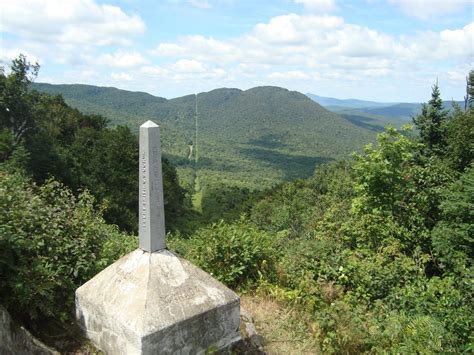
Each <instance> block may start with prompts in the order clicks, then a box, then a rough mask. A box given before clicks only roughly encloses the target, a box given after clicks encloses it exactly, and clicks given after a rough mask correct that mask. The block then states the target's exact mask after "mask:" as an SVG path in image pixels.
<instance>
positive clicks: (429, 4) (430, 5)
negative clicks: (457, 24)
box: [389, 0, 473, 20]
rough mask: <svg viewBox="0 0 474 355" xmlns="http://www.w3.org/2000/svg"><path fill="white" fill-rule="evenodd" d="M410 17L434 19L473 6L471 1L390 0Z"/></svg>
mask: <svg viewBox="0 0 474 355" xmlns="http://www.w3.org/2000/svg"><path fill="white" fill-rule="evenodd" d="M389 3H391V4H392V5H396V6H398V7H400V8H401V9H402V11H403V12H404V13H405V14H407V15H408V16H412V17H417V18H420V19H422V20H427V19H430V18H432V17H437V16H443V15H447V14H452V13H456V12H459V11H461V10H463V9H464V8H465V7H467V6H471V9H472V6H473V5H472V1H471V0H389Z"/></svg>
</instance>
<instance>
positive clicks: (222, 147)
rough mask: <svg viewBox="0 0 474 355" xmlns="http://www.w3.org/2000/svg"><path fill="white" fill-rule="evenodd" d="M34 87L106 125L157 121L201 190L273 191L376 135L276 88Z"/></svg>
mask: <svg viewBox="0 0 474 355" xmlns="http://www.w3.org/2000/svg"><path fill="white" fill-rule="evenodd" d="M34 88H35V89H37V90H39V91H43V92H47V93H52V94H59V93H60V94H62V95H63V97H64V98H65V100H66V102H67V103H68V104H70V105H71V106H73V107H76V108H77V109H79V110H80V111H83V112H86V113H96V114H102V115H104V116H106V117H108V118H109V120H110V124H111V125H115V124H128V125H130V127H131V128H132V129H133V130H134V131H138V127H139V125H140V124H141V123H143V122H144V121H146V120H148V119H152V120H155V121H156V122H157V123H159V124H160V126H161V129H162V137H163V143H162V145H163V151H164V152H165V154H166V155H167V156H168V157H169V158H170V159H171V160H172V161H173V162H174V163H175V164H177V165H178V167H179V169H180V173H181V176H182V177H184V178H185V179H186V180H187V181H188V183H191V181H193V180H194V179H193V178H192V176H193V175H194V176H195V174H197V176H198V177H199V178H200V182H201V183H204V184H205V185H206V184H207V185H211V184H214V183H222V184H230V185H238V186H247V187H251V188H261V187H266V186H271V185H272V184H274V183H276V182H279V181H283V180H289V179H294V178H301V177H306V176H309V175H311V174H312V172H313V170H314V168H315V166H316V165H317V164H319V163H322V162H326V161H329V160H332V159H336V158H342V157H347V156H348V154H349V153H350V152H352V151H354V150H356V149H359V148H361V147H362V146H363V144H365V143H367V142H369V141H372V140H373V139H374V136H375V131H374V130H373V129H370V127H369V128H367V127H364V126H361V125H359V124H357V122H356V124H354V123H353V122H351V121H350V120H348V119H344V118H343V117H341V116H339V115H337V114H335V113H333V112H330V111H328V110H326V109H325V108H323V107H321V106H320V105H319V104H317V103H315V102H314V101H312V100H311V99H309V98H308V97H307V96H305V95H303V94H301V93H298V92H295V91H289V90H286V89H283V88H278V87H268V86H267V87H257V88H253V89H249V90H246V91H242V90H239V89H226V88H224V89H216V90H213V91H210V92H206V93H200V94H198V95H197V96H196V95H188V96H184V97H180V98H175V99H171V100H167V99H163V98H160V97H155V96H152V95H149V94H146V93H139V92H129V91H125V90H118V89H115V88H98V87H93V86H87V85H49V84H35V85H34ZM196 117H197V120H196ZM196 129H197V134H196ZM196 138H197V142H196ZM190 145H193V152H192V159H188V155H189V151H190V149H189V146H190ZM196 154H197V158H198V159H197V160H198V162H197V165H196V164H195V160H196ZM196 167H197V169H196Z"/></svg>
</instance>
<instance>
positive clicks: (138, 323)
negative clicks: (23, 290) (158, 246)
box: [76, 249, 240, 355]
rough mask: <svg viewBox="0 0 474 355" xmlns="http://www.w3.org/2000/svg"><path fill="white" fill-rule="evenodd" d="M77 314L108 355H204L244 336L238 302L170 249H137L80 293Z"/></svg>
mask: <svg viewBox="0 0 474 355" xmlns="http://www.w3.org/2000/svg"><path fill="white" fill-rule="evenodd" d="M76 317H77V319H78V321H79V323H80V324H81V326H82V327H83V329H84V331H85V332H86V335H87V337H88V338H89V339H91V341H92V342H93V343H94V344H95V345H96V346H97V347H98V348H100V349H101V350H103V351H104V352H106V353H108V354H114V355H115V354H127V355H128V354H200V353H205V352H206V350H208V349H223V348H226V347H227V346H229V345H230V344H232V343H233V342H235V341H237V340H239V339H240V334H239V317H240V300H239V297H238V296H237V295H236V294H235V293H234V292H233V291H231V290H230V289H228V288H227V287H225V286H224V285H222V284H221V283H220V282H218V281H217V280H215V279H214V278H212V277H211V276H210V275H208V274H207V273H205V272H204V271H202V270H201V269H199V268H197V267H196V266H194V265H192V264H191V263H190V262H188V261H186V260H184V259H182V258H180V257H178V256H176V255H174V254H173V253H171V252H170V251H168V250H166V249H165V250H161V251H159V252H154V253H149V252H145V251H143V250H141V249H137V250H135V251H133V252H131V253H130V254H128V255H126V256H124V257H123V258H121V259H120V260H118V261H117V262H115V263H114V264H112V265H111V266H109V267H108V268H106V269H105V270H103V271H102V272H100V273H99V274H97V275H96V276H95V277H94V278H92V279H91V280H89V281H88V282H87V283H85V284H84V285H82V286H81V287H80V288H78V289H77V291H76Z"/></svg>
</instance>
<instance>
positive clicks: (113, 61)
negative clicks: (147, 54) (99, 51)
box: [95, 50, 148, 68]
mask: <svg viewBox="0 0 474 355" xmlns="http://www.w3.org/2000/svg"><path fill="white" fill-rule="evenodd" d="M95 61H96V63H97V64H99V65H107V66H111V67H118V68H126V67H136V66H139V65H143V64H146V63H147V62H148V61H147V60H146V59H145V58H144V57H143V56H142V55H141V54H140V53H138V52H124V51H122V50H118V51H117V52H115V53H113V54H110V53H107V54H103V55H101V56H99V57H98V58H97V59H95Z"/></svg>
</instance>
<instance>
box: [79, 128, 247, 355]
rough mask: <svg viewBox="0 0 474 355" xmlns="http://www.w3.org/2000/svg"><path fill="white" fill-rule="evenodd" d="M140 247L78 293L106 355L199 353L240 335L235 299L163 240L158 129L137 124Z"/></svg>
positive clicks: (89, 331) (89, 328)
mask: <svg viewBox="0 0 474 355" xmlns="http://www.w3.org/2000/svg"><path fill="white" fill-rule="evenodd" d="M139 177H140V178H139V200H140V202H139V249H136V250H135V251H133V252H131V253H130V254H128V255H125V256H124V257H123V258H121V259H120V260H118V261H117V262H115V263H114V264H112V265H110V266H109V267H107V268H106V269H105V270H103V271H102V272H100V273H99V274H97V275H96V276H95V277H94V278H92V279H91V280H89V281H88V282H86V283H85V284H84V285H82V286H81V287H79V288H78V289H77V290H76V317H77V319H78V321H79V324H80V325H81V327H82V328H83V329H84V331H85V333H86V336H87V337H88V338H89V339H90V340H91V341H92V342H93V343H94V344H95V345H96V346H97V347H98V348H100V349H101V350H103V351H104V352H105V353H107V354H114V355H115V354H127V355H129V354H202V353H205V352H206V351H207V350H209V349H215V350H219V349H225V348H227V347H229V346H230V345H231V344H233V343H234V342H236V341H238V340H239V339H240V333H239V321H240V299H239V297H238V296H237V295H236V294H235V293H234V292H233V291H231V290H230V289H228V288H227V287H225V286H224V285H222V284H221V283H220V282H218V281H217V280H215V279H214V278H212V277H211V276H210V275H208V274H207V273H205V272H204V271H202V270H201V269H199V268H197V267H196V266H194V265H192V264H191V263H190V262H188V261H186V260H184V259H183V258H181V257H179V256H177V255H175V254H173V253H172V252H170V251H168V250H167V249H166V245H165V223H164V221H165V219H164V204H163V183H162V174H161V151H160V129H159V126H158V125H156V124H155V123H153V122H152V121H148V122H146V123H144V124H143V125H142V126H141V127H140V162H139Z"/></svg>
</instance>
